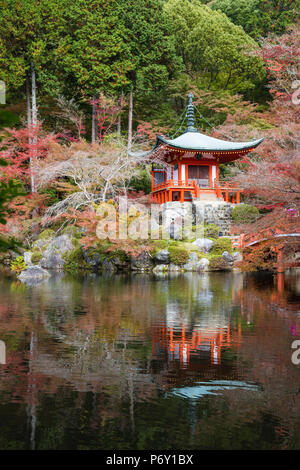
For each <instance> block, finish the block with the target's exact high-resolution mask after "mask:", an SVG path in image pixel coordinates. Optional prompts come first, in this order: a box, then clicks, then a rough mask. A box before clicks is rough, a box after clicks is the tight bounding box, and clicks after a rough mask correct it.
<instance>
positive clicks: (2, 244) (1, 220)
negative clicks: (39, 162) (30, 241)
mask: <svg viewBox="0 0 300 470" xmlns="http://www.w3.org/2000/svg"><path fill="white" fill-rule="evenodd" d="M1 166H6V162H4V161H3V160H0V167H1ZM20 188H21V186H20V184H19V183H18V182H17V181H15V180H12V179H11V180H9V181H8V182H5V181H1V182H0V224H1V225H5V224H6V217H7V214H8V207H7V205H8V203H9V202H10V201H11V200H12V199H14V198H15V197H16V196H21V195H23V193H22V192H21V191H20ZM18 246H19V243H18V242H17V241H16V240H14V239H12V238H9V237H4V236H2V235H0V252H1V251H7V250H9V249H10V248H13V249H15V250H17V249H18Z"/></svg>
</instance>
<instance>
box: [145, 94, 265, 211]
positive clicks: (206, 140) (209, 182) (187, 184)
mask: <svg viewBox="0 0 300 470" xmlns="http://www.w3.org/2000/svg"><path fill="white" fill-rule="evenodd" d="M194 111H195V107H194V104H193V94H192V93H190V94H189V95H188V105H187V112H186V118H187V129H186V131H185V132H184V133H183V134H181V135H179V136H178V137H176V138H175V139H171V140H168V139H166V138H164V137H162V136H160V135H158V136H157V140H156V144H155V146H154V148H153V149H152V151H151V153H153V154H156V155H159V156H160V157H161V158H162V159H163V160H164V161H165V162H166V163H168V166H167V168H162V167H161V168H159V167H158V165H156V166H155V164H153V168H152V195H153V196H154V198H155V199H156V200H157V202H159V203H160V204H163V203H165V202H171V201H180V202H184V201H194V200H200V201H201V200H203V201H225V202H230V203H236V204H238V203H239V202H240V193H241V189H240V188H239V187H232V186H230V185H229V184H226V183H222V182H220V181H219V165H220V163H229V162H232V161H234V160H237V159H238V158H240V157H241V156H243V155H245V154H248V153H249V152H252V151H253V150H254V149H255V148H256V147H257V146H258V145H259V144H260V143H261V142H262V141H263V139H259V140H254V141H251V142H230V141H226V140H220V139H215V138H214V137H210V136H207V135H205V134H201V133H200V132H199V131H198V129H197V128H196V127H195V112H194Z"/></svg>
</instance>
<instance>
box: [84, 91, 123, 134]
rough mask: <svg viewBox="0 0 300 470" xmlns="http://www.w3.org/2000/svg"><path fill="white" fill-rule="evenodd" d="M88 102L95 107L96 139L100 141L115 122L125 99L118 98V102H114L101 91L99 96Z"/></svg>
mask: <svg viewBox="0 0 300 470" xmlns="http://www.w3.org/2000/svg"><path fill="white" fill-rule="evenodd" d="M90 103H91V104H92V105H93V106H94V108H95V118H96V123H97V134H98V139H99V140H100V141H101V140H103V138H104V136H105V135H106V134H107V133H108V131H109V130H110V129H111V128H112V126H113V125H114V124H116V122H117V119H118V117H119V115H120V113H121V111H122V109H123V108H124V106H125V100H124V99H123V98H120V99H119V102H118V103H115V101H114V100H113V99H112V98H108V97H106V96H105V95H104V94H103V93H101V94H100V96H99V98H96V99H94V100H91V101H90Z"/></svg>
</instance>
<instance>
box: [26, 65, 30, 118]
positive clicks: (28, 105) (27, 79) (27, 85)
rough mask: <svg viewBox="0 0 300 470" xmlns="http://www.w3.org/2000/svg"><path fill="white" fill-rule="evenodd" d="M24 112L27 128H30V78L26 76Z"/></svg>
mask: <svg viewBox="0 0 300 470" xmlns="http://www.w3.org/2000/svg"><path fill="white" fill-rule="evenodd" d="M26 110H27V127H30V126H31V103H30V77H29V74H27V76H26Z"/></svg>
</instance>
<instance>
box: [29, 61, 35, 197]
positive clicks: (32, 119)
mask: <svg viewBox="0 0 300 470" xmlns="http://www.w3.org/2000/svg"><path fill="white" fill-rule="evenodd" d="M31 122H32V125H33V127H35V126H36V125H37V107H36V76H35V68H34V64H33V62H31ZM32 144H33V152H32V156H31V157H30V169H31V192H32V193H36V185H35V178H34V167H35V165H34V163H35V159H36V149H35V148H34V147H35V146H36V144H37V138H36V137H34V138H33V139H32Z"/></svg>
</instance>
